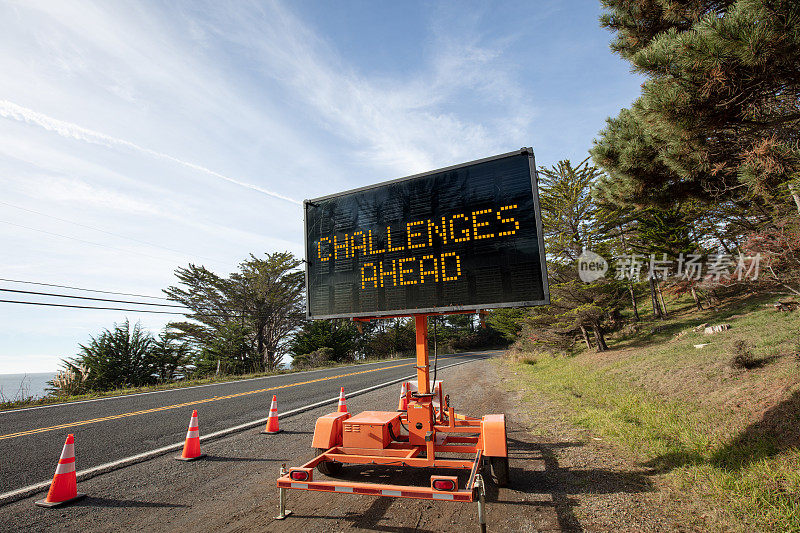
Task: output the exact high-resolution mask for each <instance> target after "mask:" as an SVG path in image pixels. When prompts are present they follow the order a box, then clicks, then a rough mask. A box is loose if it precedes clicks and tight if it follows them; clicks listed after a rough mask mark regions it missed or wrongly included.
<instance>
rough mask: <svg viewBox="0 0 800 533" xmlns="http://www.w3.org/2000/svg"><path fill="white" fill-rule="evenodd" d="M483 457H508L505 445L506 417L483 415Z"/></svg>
mask: <svg viewBox="0 0 800 533" xmlns="http://www.w3.org/2000/svg"><path fill="white" fill-rule="evenodd" d="M481 437H482V440H483V455H485V456H487V457H508V446H507V444H506V415H485V416H484V417H483V419H482V420H481Z"/></svg>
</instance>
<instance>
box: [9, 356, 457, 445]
mask: <svg viewBox="0 0 800 533" xmlns="http://www.w3.org/2000/svg"><path fill="white" fill-rule="evenodd" d="M464 355H472V354H464ZM449 357H450V356H448V358H449ZM452 357H461V355H453V356H452ZM415 365H416V361H415V362H413V363H403V364H400V365H393V366H384V367H380V368H372V369H370V370H362V371H360V372H350V373H349V374H340V375H338V376H329V377H326V378H317V379H311V380H308V381H302V382H300V383H288V384H286V385H277V386H275V387H269V388H266V389H258V390H251V391H247V392H237V393H236V394H228V395H225V396H213V397H211V398H206V399H204V400H194V401H191V402H184V403H176V404H174V405H164V406H162V407H153V408H152V409H144V410H142V411H133V412H130V413H120V414H116V415H109V416H103V417H100V418H92V419H90V420H81V421H78V422H68V423H66V424H58V425H56V426H50V427H45V428H38V429H29V430H27V431H19V432H17V433H9V434H7V435H0V440H5V439H13V438H15V437H24V436H26V435H34V434H36V433H45V432H47V431H55V430H58V429H66V428H73V427H78V426H85V425H88V424H96V423H98V422H106V421H108V420H117V419H119V418H127V417H129V416H137V415H146V414H148V413H157V412H159V411H167V410H170V409H178V408H180V407H187V406H189V405H198V404H202V403H210V402H217V401H220V400H228V399H230V398H238V397H240V396H248V395H250V394H258V393H261V392H268V391H274V390H278V389H287V388H290V387H299V386H300V385H308V384H309V383H318V382H320V381H327V380H329V379H338V378H346V377H349V376H358V375H360V374H368V373H370V372H379V371H381V370H390V369H392V368H400V367H403V366H415ZM178 390H180V389H178Z"/></svg>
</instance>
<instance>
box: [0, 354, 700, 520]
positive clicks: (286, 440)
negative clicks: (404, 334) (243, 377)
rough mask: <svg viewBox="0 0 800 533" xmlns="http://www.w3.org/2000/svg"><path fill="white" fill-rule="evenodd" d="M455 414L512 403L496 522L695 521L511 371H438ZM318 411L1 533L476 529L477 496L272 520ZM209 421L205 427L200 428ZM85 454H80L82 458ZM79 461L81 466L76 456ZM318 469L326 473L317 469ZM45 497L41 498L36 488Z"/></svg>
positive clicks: (226, 441) (149, 470)
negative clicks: (533, 398) (527, 391)
mask: <svg viewBox="0 0 800 533" xmlns="http://www.w3.org/2000/svg"><path fill="white" fill-rule="evenodd" d="M442 373H443V374H444V376H441V374H440V376H441V377H442V378H443V379H444V380H445V392H446V393H448V394H450V396H451V399H452V403H453V405H454V407H455V408H456V411H457V412H461V413H464V414H467V415H473V416H479V415H481V414H488V413H506V415H507V418H508V420H509V422H510V425H509V428H508V438H509V451H510V465H511V487H510V488H503V489H498V488H496V487H495V486H493V485H492V484H491V482H489V484H488V486H487V521H488V529H489V531H509V532H512V531H513V532H517V531H519V532H531V531H688V530H691V529H692V528H690V527H687V525H686V522H687V519H686V517H683V516H680V512H679V511H676V509H679V506H677V505H675V502H674V501H669V502H668V501H663V500H664V499H665V496H664V492H662V491H661V490H659V486H658V480H657V479H656V478H654V477H652V476H650V475H648V472H647V471H646V469H644V468H643V467H638V466H636V465H635V464H632V463H631V462H629V461H627V460H626V459H625V458H624V457H623V456H622V455H621V454H620V453H619V452H618V451H616V450H615V449H614V448H613V447H612V446H610V445H608V444H606V443H605V442H604V441H601V440H597V438H596V437H593V436H592V435H590V434H588V433H586V432H585V431H584V430H580V429H576V428H575V427H574V426H571V425H570V424H568V423H567V422H565V421H564V420H563V417H562V413H561V412H560V411H559V410H558V409H557V408H556V407H554V406H553V405H550V404H548V403H547V402H546V401H545V400H544V399H542V400H541V404H540V405H536V406H531V405H530V404H527V405H525V404H523V403H522V402H521V400H520V393H519V391H514V390H509V389H513V388H514V385H513V384H514V383H515V382H516V381H515V379H514V376H513V372H512V371H511V370H509V369H508V368H506V367H504V366H503V365H502V364H499V363H498V362H497V361H481V362H474V363H469V364H465V365H461V366H457V367H454V368H451V369H447V370H446V371H445V372H442ZM397 392H398V391H397V390H395V387H394V386H392V387H390V388H388V389H384V390H380V391H375V392H372V393H369V394H365V395H363V396H359V397H355V398H352V399H351V400H348V407H349V408H350V411H351V412H358V411H362V410H367V409H381V408H386V407H388V408H391V406H393V405H394V404H395V403H396V401H397V400H396V398H397ZM328 411H330V408H324V409H318V410H314V411H310V412H308V413H304V414H301V415H297V416H295V417H290V418H287V419H286V420H282V421H281V427H282V429H284V430H285V431H284V433H282V434H280V435H278V436H264V435H260V434H259V433H258V431H247V432H242V433H240V434H236V435H232V436H229V437H227V438H223V439H219V440H216V441H211V442H208V443H207V444H205V445H204V449H203V451H204V452H206V453H207V454H208V457H207V458H206V459H204V460H200V461H195V462H192V463H182V462H179V461H175V460H174V459H172V458H171V457H160V458H157V459H153V460H151V461H147V462H145V463H141V464H137V465H133V466H130V467H127V468H123V469H121V470H118V471H115V472H111V473H108V474H104V475H101V476H98V477H96V478H93V479H90V480H86V481H83V482H81V483H80V484H79V490H80V491H82V492H86V493H88V494H89V497H88V498H86V499H85V500H83V501H82V502H79V503H77V504H75V505H72V506H70V507H66V508H63V509H59V510H46V509H40V508H38V507H34V506H33V504H32V501H33V499H35V498H31V499H28V500H23V501H19V502H15V503H13V504H10V505H7V506H5V507H0V531H18V530H30V531H43V530H59V531H108V530H123V529H124V530H126V531H174V530H181V531H210V530H213V531H226V532H250V531H308V532H315V531H326V532H327V531H423V532H437V531H479V527H478V521H477V504H475V503H470V504H466V503H452V502H438V501H437V502H433V501H422V500H409V499H394V498H385V497H381V498H375V497H370V496H352V495H340V494H330V493H320V492H306V491H289V492H288V505H287V507H288V508H289V509H291V510H292V511H293V513H294V514H293V515H292V516H291V517H289V518H288V519H287V520H284V521H278V520H274V518H273V517H274V515H275V514H276V511H277V489H276V488H275V478H276V477H277V472H278V469H279V468H280V464H281V463H287V464H288V465H290V466H292V465H299V464H301V463H302V462H304V461H305V460H307V459H310V458H311V457H312V456H313V451H312V450H310V449H309V445H310V441H311V435H312V429H313V423H314V420H315V419H316V417H317V416H319V415H320V414H324V413H325V412H328ZM201 431H202V427H201ZM78 461H80V455H79V458H78ZM79 468H80V466H79ZM345 471H346V472H345V475H347V476H348V477H351V478H353V477H358V478H360V479H367V477H370V478H371V479H380V480H381V481H382V482H388V483H398V482H399V483H412V484H420V485H426V484H427V483H428V480H429V476H430V472H429V471H416V472H414V473H411V474H409V473H408V472H404V471H399V470H392V469H389V470H376V471H373V470H372V469H370V468H369V467H367V468H359V467H347V468H346V469H345ZM317 478H321V476H317ZM39 497H41V496H39Z"/></svg>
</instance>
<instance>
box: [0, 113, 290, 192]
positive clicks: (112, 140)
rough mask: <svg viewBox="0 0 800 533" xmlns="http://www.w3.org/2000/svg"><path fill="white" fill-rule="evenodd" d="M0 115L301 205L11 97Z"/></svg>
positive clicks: (261, 188)
mask: <svg viewBox="0 0 800 533" xmlns="http://www.w3.org/2000/svg"><path fill="white" fill-rule="evenodd" d="M0 116H2V117H4V118H9V119H12V120H16V121H19V122H25V123H28V124H34V125H36V126H39V127H41V128H44V129H46V130H48V131H52V132H54V133H57V134H58V135H61V136H62V137H67V138H70V139H77V140H79V141H84V142H87V143H91V144H99V145H102V146H107V147H109V148H113V147H115V146H122V147H125V148H130V149H132V150H136V151H137V152H141V153H143V154H147V155H150V156H152V157H157V158H159V159H166V160H167V161H172V162H173V163H177V164H179V165H182V166H184V167H187V168H191V169H192V170H197V171H200V172H203V173H205V174H208V175H210V176H214V177H215V178H219V179H221V180H224V181H227V182H229V183H233V184H234V185H239V186H240V187H245V188H247V189H251V190H253V191H258V192H260V193H262V194H266V195H268V196H272V197H273V198H279V199H281V200H285V201H287V202H291V203H293V204H298V205H301V202H299V201H297V200H295V199H294V198H289V197H288V196H284V195H282V194H280V193H277V192H273V191H270V190H267V189H264V188H263V187H259V186H258V185H253V184H252V183H247V182H244V181H239V180H237V179H234V178H231V177H229V176H226V175H224V174H220V173H219V172H214V171H213V170H211V169H208V168H206V167H204V166H201V165H197V164H195V163H190V162H189V161H184V160H182V159H178V158H177V157H173V156H171V155H169V154H164V153H161V152H157V151H156V150H151V149H150V148H145V147H143V146H139V145H138V144H135V143H132V142H130V141H126V140H124V139H118V138H116V137H111V136H110V135H106V134H104V133H100V132H98V131H94V130H90V129H87V128H84V127H81V126H78V125H77V124H73V123H71V122H65V121H63V120H58V119H56V118H53V117H49V116H47V115H45V114H42V113H39V112H37V111H34V110H32V109H28V108H27V107H22V106H20V105H17V104H15V103H13V102H9V101H8V100H0Z"/></svg>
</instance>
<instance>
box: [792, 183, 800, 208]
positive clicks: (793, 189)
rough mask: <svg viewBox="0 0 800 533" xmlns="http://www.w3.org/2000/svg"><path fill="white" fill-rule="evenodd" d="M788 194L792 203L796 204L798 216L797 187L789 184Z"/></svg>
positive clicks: (798, 194)
mask: <svg viewBox="0 0 800 533" xmlns="http://www.w3.org/2000/svg"><path fill="white" fill-rule="evenodd" d="M789 192H790V193H792V198H794V203H795V204H797V213H798V214H800V193H798V192H797V187H795V186H794V183H790V184H789Z"/></svg>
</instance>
